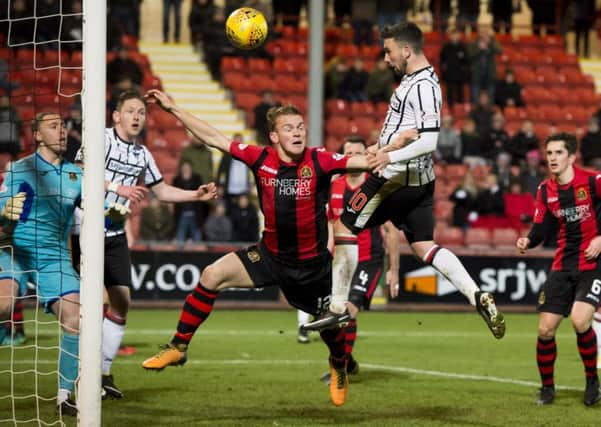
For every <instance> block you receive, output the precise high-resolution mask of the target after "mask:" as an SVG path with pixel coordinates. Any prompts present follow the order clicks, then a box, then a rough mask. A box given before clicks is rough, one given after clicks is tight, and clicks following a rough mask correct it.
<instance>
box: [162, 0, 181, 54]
mask: <svg viewBox="0 0 601 427" xmlns="http://www.w3.org/2000/svg"><path fill="white" fill-rule="evenodd" d="M172 10H173V19H174V21H175V22H174V27H175V28H174V31H173V40H174V41H175V43H179V36H180V33H181V23H182V0H163V43H168V42H169V23H170V22H169V21H170V20H171V11H172Z"/></svg>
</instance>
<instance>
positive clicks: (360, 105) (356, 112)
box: [350, 101, 376, 118]
mask: <svg viewBox="0 0 601 427" xmlns="http://www.w3.org/2000/svg"><path fill="white" fill-rule="evenodd" d="M350 105H351V115H352V116H353V117H354V118H358V117H374V116H375V115H376V108H375V107H374V104H373V103H371V102H369V101H368V102H351V104H350Z"/></svg>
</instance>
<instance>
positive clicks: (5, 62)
mask: <svg viewBox="0 0 601 427" xmlns="http://www.w3.org/2000/svg"><path fill="white" fill-rule="evenodd" d="M103 16H106V1H105V0H5V1H0V172H1V171H7V172H6V174H5V176H4V177H3V179H4V182H3V187H2V189H3V192H2V193H0V195H3V196H0V199H4V200H0V203H6V199H7V198H8V197H9V196H12V195H14V194H15V193H16V192H17V191H16V190H15V188H13V187H15V186H16V185H17V184H19V187H18V190H19V191H22V190H24V194H25V195H26V196H25V200H26V201H25V205H24V209H23V214H22V215H21V218H20V219H19V221H18V223H17V225H15V223H11V222H7V221H5V220H4V221H3V225H4V232H5V233H4V235H0V246H1V252H0V267H1V271H0V425H65V423H66V419H67V417H66V416H65V414H63V413H62V411H58V413H57V397H59V396H60V395H61V393H63V394H64V390H71V389H73V391H72V393H71V399H72V400H73V401H77V413H76V415H77V417H78V422H79V424H80V425H100V347H101V343H100V337H101V322H102V268H100V269H99V268H98V266H99V265H100V266H102V259H103V247H102V242H103V217H102V212H103V199H104V187H103V174H104V170H103V164H102V162H97V163H98V164H96V165H93V164H92V165H90V166H89V167H86V170H85V174H84V175H83V180H82V177H81V172H78V173H79V175H78V173H75V172H73V170H72V169H67V168H66V167H63V166H57V164H51V163H45V160H44V159H43V158H41V157H38V156H37V155H36V154H34V153H35V152H36V148H37V146H36V143H35V141H34V139H35V138H34V135H36V133H35V132H34V130H32V125H36V124H37V125H39V124H40V123H41V121H42V122H43V120H45V117H46V116H43V117H42V118H41V119H40V116H39V114H40V113H54V114H55V116H54V117H56V115H58V117H60V118H62V119H63V120H64V123H65V125H66V134H67V148H66V151H65V152H64V154H63V156H64V158H65V159H66V160H73V158H74V156H75V153H76V152H77V150H78V149H79V148H80V146H81V147H82V149H83V150H84V152H85V153H84V156H85V157H86V158H103V157H104V140H103V135H104V124H105V83H104V81H105V68H106V59H105V58H106V53H105V52H106V20H105V19H98V18H99V17H103ZM86 17H91V19H86ZM90 52H91V53H90ZM36 115H37V116H36ZM36 117H37V119H36ZM50 117H52V116H50ZM88 117H92V119H88ZM40 120H41V121H40ZM39 134H41V132H39V133H38V135H39ZM38 141H39V138H38ZM82 141H86V144H83V145H82V144H81V142H82ZM28 156H30V157H28ZM28 158H30V159H33V160H32V161H30V162H26V161H25V160H27V159H28ZM21 159H24V160H21ZM27 167H29V168H30V169H29V170H27ZM70 167H73V166H70ZM75 170H76V169H75ZM53 173H55V174H56V177H54V178H52V174H53ZM48 176H50V178H48ZM69 181H72V182H71V183H70V184H69V185H66V184H65V183H67V184H68V183H69ZM82 181H83V183H82ZM23 182H24V183H23ZM74 189H75V190H79V191H82V190H83V191H82V192H83V193H84V194H86V198H85V199H84V200H83V208H84V214H83V219H82V221H81V228H82V231H81V246H82V250H81V251H82V256H81V269H82V270H81V289H73V286H71V287H69V286H68V285H67V283H71V284H73V283H76V285H77V286H79V284H78V282H79V279H78V278H77V276H76V275H71V278H69V277H68V276H70V271H71V270H70V266H69V265H68V263H67V264H65V260H66V259H67V258H69V251H68V249H66V247H64V244H63V242H62V241H63V239H62V238H60V237H57V236H60V233H58V230H60V229H61V227H62V226H63V225H65V226H66V225H68V224H69V223H70V222H71V221H72V217H71V214H70V212H71V213H72V210H70V208H69V206H72V205H73V204H75V203H76V200H75V199H76V198H77V196H76V195H75V194H76V193H74V191H75V190H74ZM0 206H3V205H0ZM45 209H46V210H47V211H48V212H46V211H45ZM53 232H55V233H54V234H53ZM53 236H54V238H55V241H52V237H53ZM28 242H29V243H28ZM2 259H3V260H4V261H2ZM86 259H87V260H92V259H94V265H92V263H91V262H86ZM99 260H100V263H99V262H98V261H99ZM98 270H100V271H98ZM73 278H75V279H73ZM25 285H26V286H27V288H26V290H25V289H24V286H25ZM15 288H21V289H20V291H19V292H17V293H15V292H14V290H13V289H15ZM79 291H80V294H79V295H80V297H79V300H78V301H77V299H75V300H74V301H75V302H73V303H70V304H71V305H72V306H75V307H77V308H78V309H76V310H75V314H76V320H75V321H73V320H70V321H68V320H65V319H68V318H69V316H67V314H68V312H67V310H68V309H67V308H66V306H67V304H64V303H63V304H55V305H54V307H53V308H54V314H52V313H46V311H48V310H47V309H46V308H47V307H46V305H47V304H46V302H47V301H48V300H49V301H50V302H52V301H56V300H57V299H58V298H60V297H61V296H63V297H65V298H67V297H68V295H69V294H71V295H77V294H78V292H79ZM43 294H44V295H43ZM42 295H43V297H42ZM71 310H73V309H72V308H71ZM23 312H24V314H23ZM77 313H79V321H77ZM61 319H62V320H63V322H61ZM73 322H74V324H75V325H76V326H75V330H73V329H72V328H71V327H70V325H72V324H73ZM77 329H79V334H78V331H77ZM74 337H75V338H74ZM78 342H79V345H78V344H77V343H78ZM67 365H68V366H67ZM66 366H67V367H66ZM73 367H74V368H73ZM77 367H79V370H77ZM69 424H72V423H69Z"/></svg>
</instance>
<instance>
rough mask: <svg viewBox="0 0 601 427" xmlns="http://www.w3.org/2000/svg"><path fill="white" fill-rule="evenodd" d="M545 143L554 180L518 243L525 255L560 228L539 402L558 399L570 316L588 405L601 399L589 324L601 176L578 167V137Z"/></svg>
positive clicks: (596, 274) (596, 287) (542, 321)
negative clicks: (561, 350) (558, 340)
mask: <svg viewBox="0 0 601 427" xmlns="http://www.w3.org/2000/svg"><path fill="white" fill-rule="evenodd" d="M545 145H546V153H547V163H548V166H549V171H550V173H551V178H549V179H547V180H545V181H543V182H542V183H541V184H540V185H539V187H538V192H537V195H536V211H535V213H534V225H533V226H532V229H531V230H530V233H529V234H528V237H522V238H520V239H518V241H517V243H516V246H517V247H518V249H520V251H521V252H522V253H525V252H526V250H527V249H529V248H533V247H535V246H537V245H539V244H540V243H542V241H543V240H544V239H545V238H546V237H547V236H548V234H549V233H550V232H551V230H554V229H557V230H558V231H557V250H556V251H555V257H554V259H553V264H552V266H551V274H550V275H549V278H548V279H547V281H546V282H545V284H544V285H543V289H542V291H541V292H540V295H539V298H538V311H539V312H540V315H539V324H538V341H537V345H536V361H537V364H538V370H539V373H540V376H541V380H542V387H541V390H540V395H539V399H538V402H537V403H538V404H539V405H546V404H550V403H552V402H553V400H554V398H555V385H554V379H553V375H554V363H555V359H556V357H557V347H556V344H555V333H556V331H557V328H558V327H559V324H560V323H561V321H562V319H563V317H564V316H568V315H570V316H571V318H572V326H573V327H574V330H575V331H576V335H577V338H578V339H577V343H578V351H579V352H580V357H581V358H582V362H583V364H584V370H585V375H586V389H585V392H584V403H585V405H593V404H595V403H597V402H599V400H601V392H600V390H599V378H598V376H597V337H596V335H595V332H594V330H593V328H592V327H591V323H592V320H593V314H594V313H595V310H596V309H597V308H598V307H599V298H601V270H600V268H599V266H600V262H601V260H600V258H599V254H600V253H601V236H599V234H601V174H596V173H592V172H587V171H585V170H582V169H578V168H575V167H574V162H575V160H576V150H577V148H578V142H577V141H576V137H575V136H574V135H571V134H567V133H559V134H555V135H552V136H550V137H549V138H548V139H547V141H546V142H545Z"/></svg>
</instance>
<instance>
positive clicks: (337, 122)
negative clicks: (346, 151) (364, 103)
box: [325, 116, 353, 139]
mask: <svg viewBox="0 0 601 427" xmlns="http://www.w3.org/2000/svg"><path fill="white" fill-rule="evenodd" d="M325 128H326V132H327V135H328V136H331V137H334V138H339V139H343V138H346V137H347V136H348V135H350V134H351V133H353V131H352V128H351V122H350V121H349V120H348V119H347V118H346V117H340V116H333V117H330V118H329V119H327V120H326V123H325Z"/></svg>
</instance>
